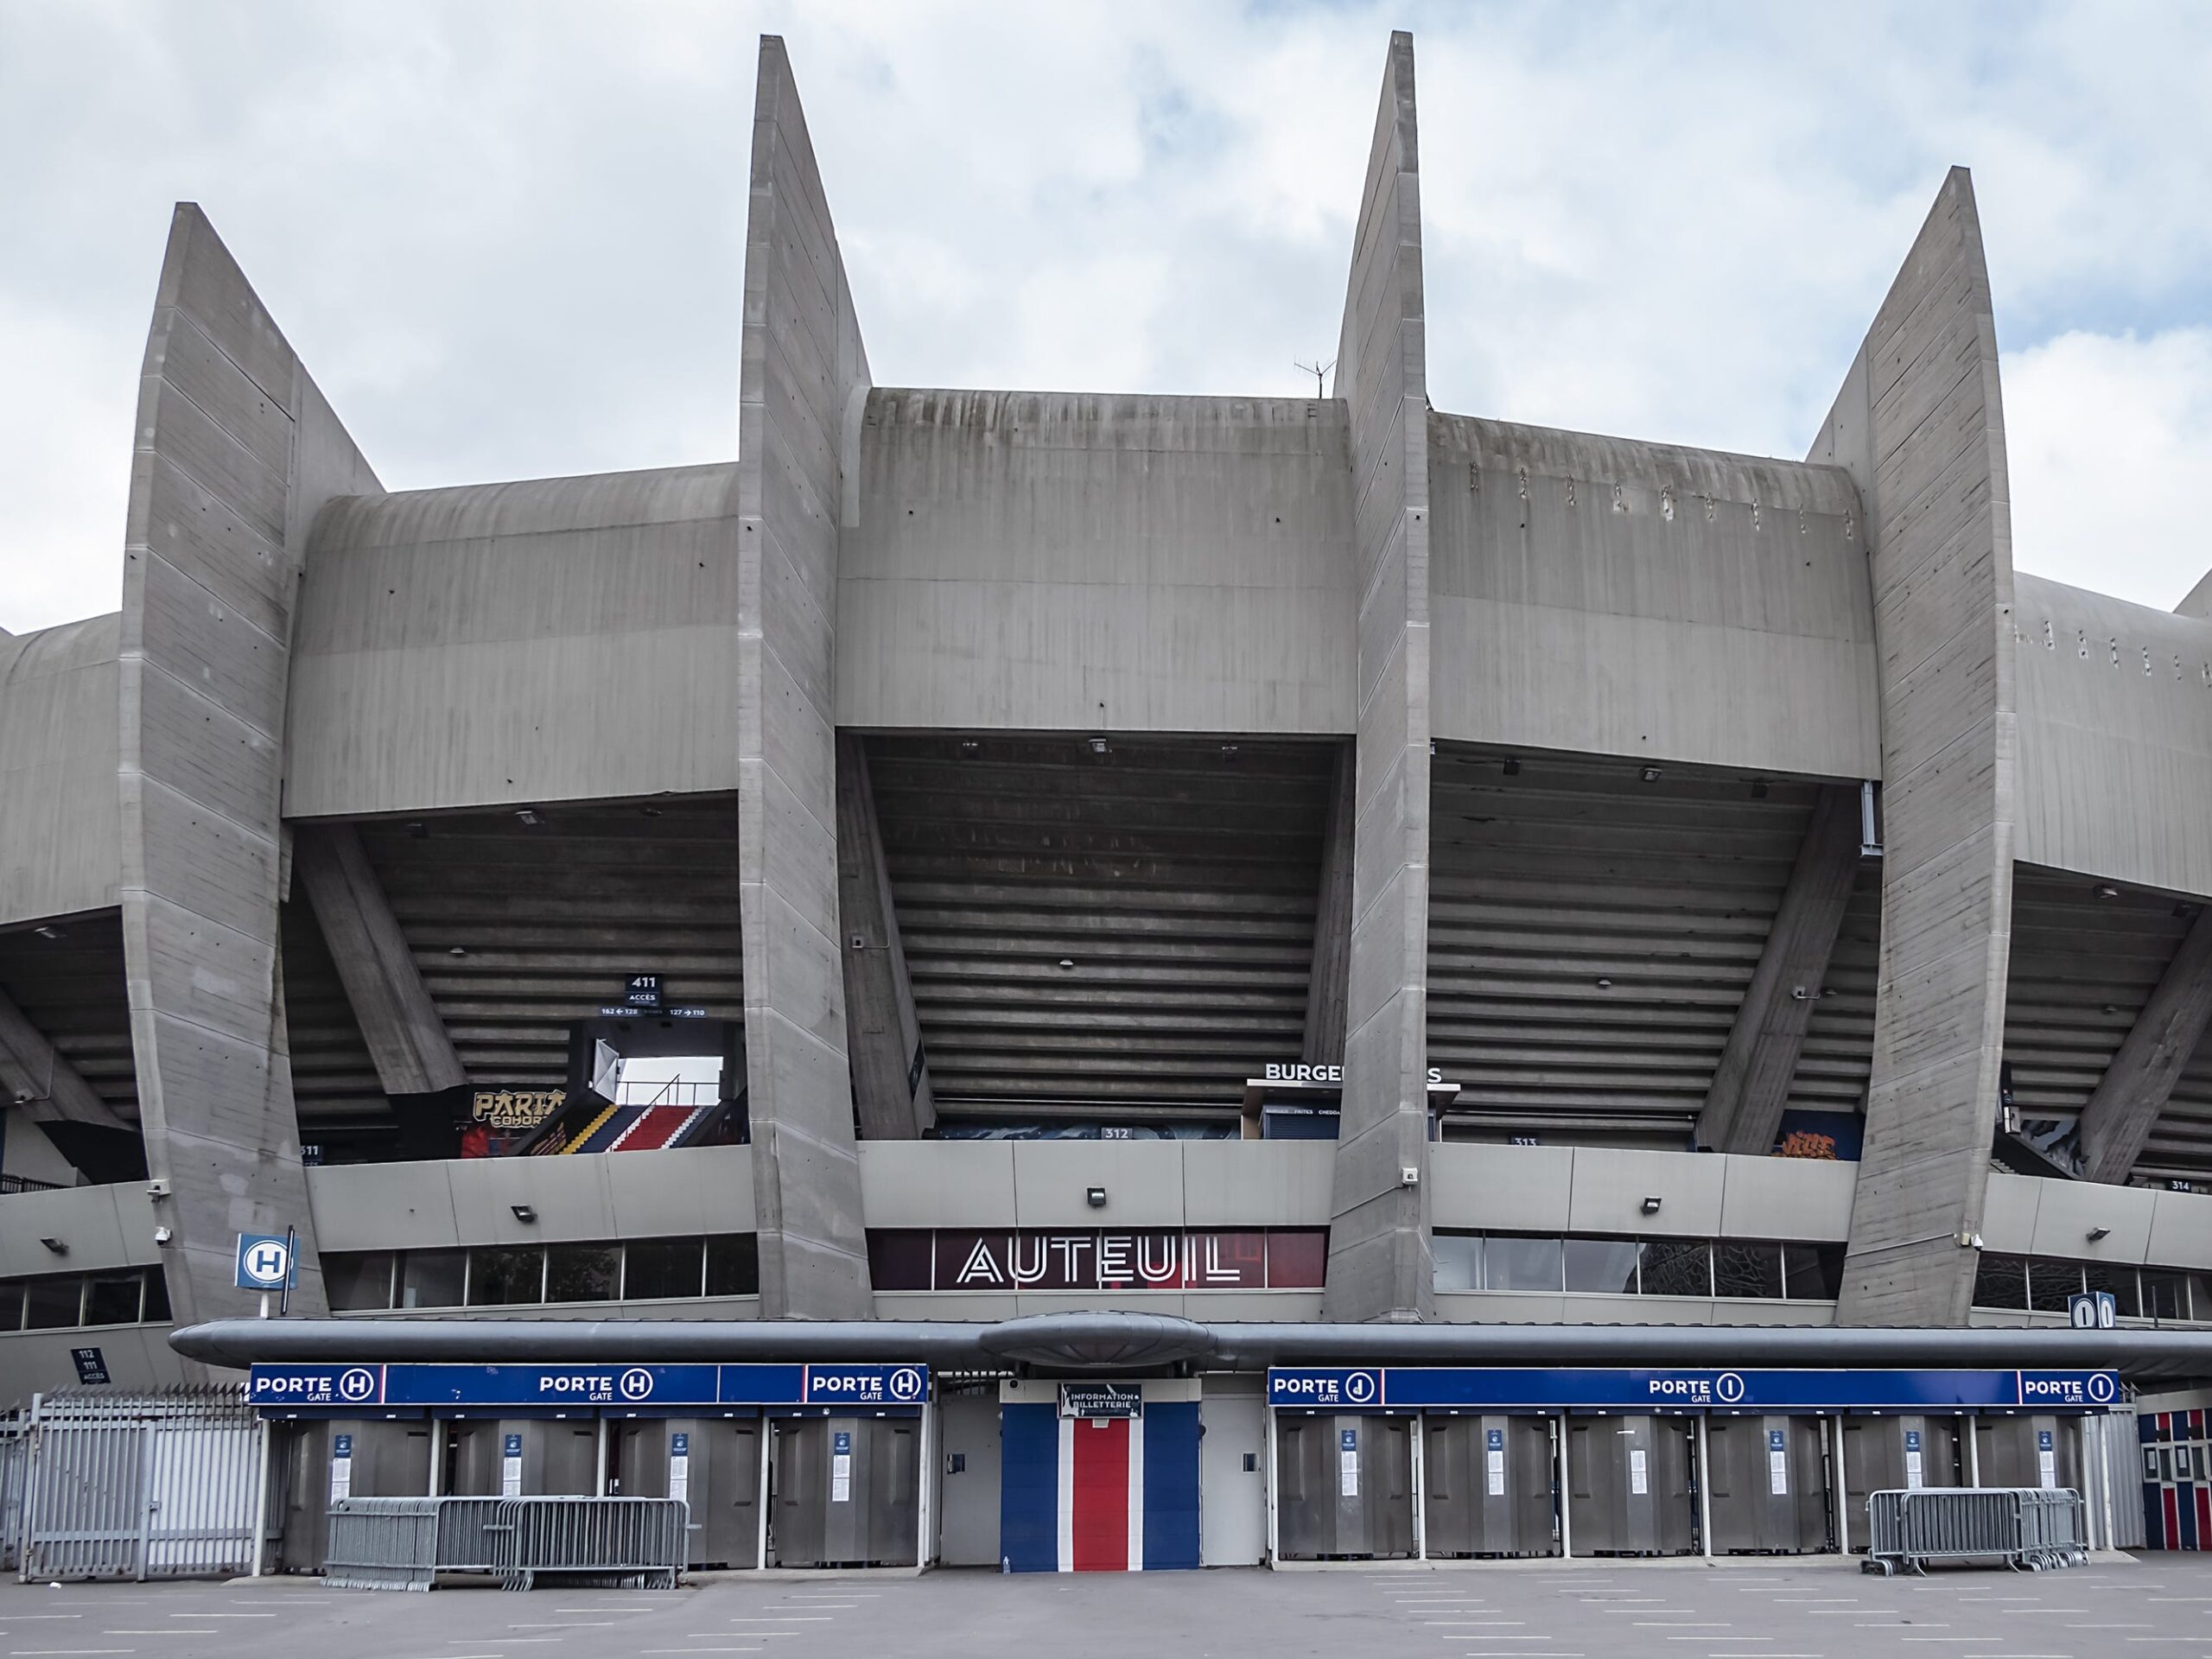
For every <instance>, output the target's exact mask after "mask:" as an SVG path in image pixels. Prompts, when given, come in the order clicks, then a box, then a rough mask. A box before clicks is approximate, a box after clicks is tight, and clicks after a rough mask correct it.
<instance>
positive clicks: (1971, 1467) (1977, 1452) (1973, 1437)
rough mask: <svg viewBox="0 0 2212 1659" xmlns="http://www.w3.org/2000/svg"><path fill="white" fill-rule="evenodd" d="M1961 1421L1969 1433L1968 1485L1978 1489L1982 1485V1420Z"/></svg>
mask: <svg viewBox="0 0 2212 1659" xmlns="http://www.w3.org/2000/svg"><path fill="white" fill-rule="evenodd" d="M1959 1421H1961V1423H1963V1424H1965V1425H1966V1431H1967V1485H1969V1486H1973V1487H1975V1488H1977V1489H1978V1488H1979V1487H1980V1485H1981V1420H1980V1418H1979V1417H1961V1418H1960V1419H1959Z"/></svg>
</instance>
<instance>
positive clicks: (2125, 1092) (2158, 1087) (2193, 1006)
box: [2076, 908, 2212, 1182]
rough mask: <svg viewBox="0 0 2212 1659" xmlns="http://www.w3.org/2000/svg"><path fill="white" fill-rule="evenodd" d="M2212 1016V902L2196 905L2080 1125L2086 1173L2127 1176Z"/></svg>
mask: <svg viewBox="0 0 2212 1659" xmlns="http://www.w3.org/2000/svg"><path fill="white" fill-rule="evenodd" d="M2208 1021H2212V908H2205V909H2202V910H2199V911H2198V912H2196V920H2195V921H2194V922H2192V923H2190V928H2189V931H2188V932H2187V933H2185V934H2183V936H2182V941H2181V944H2179V945H2177V947H2176V948H2175V950H2174V955H2173V960H2172V961H2171V962H2169V963H2167V964H2166V971H2165V973H2164V975H2163V976H2160V978H2159V980H2158V989H2156V990H2154V991H2152V993H2151V1000H2150V1001H2148V1002H2146V1003H2145V1004H2144V1005H2143V1012H2142V1013H2141V1014H2139V1015H2138V1016H2137V1017H2136V1020H2135V1024H2134V1027H2133V1028H2132V1029H2131V1030H2130V1031H2129V1032H2128V1033H2127V1036H2126V1039H2124V1040H2123V1041H2122V1042H2121V1043H2120V1052H2119V1053H2117V1054H2115V1055H2113V1058H2112V1064H2111V1065H2108V1066H2107V1067H2106V1068H2105V1074H2104V1076H2103V1077H2101V1078H2100V1079H2099V1080H2098V1082H2097V1087H2096V1090H2095V1092H2094V1093H2093V1094H2092V1095H2090V1096H2089V1099H2088V1104H2087V1105H2085V1106H2083V1107H2082V1120H2081V1127H2080V1128H2079V1129H2078V1131H2077V1132H2076V1133H2077V1135H2078V1136H2079V1139H2080V1141H2081V1144H2082V1173H2083V1174H2084V1175H2086V1176H2087V1177H2088V1179H2091V1180H2093V1181H2114V1182H2124V1181H2126V1179H2127V1177H2128V1174H2129V1173H2130V1172H2131V1171H2133V1169H2134V1167H2135V1160H2137V1159H2138V1158H2139V1157H2141V1156H2142V1155H2143V1143H2144V1142H2145V1141H2147V1140H2149V1139H2150V1138H2151V1130H2152V1128H2153V1127H2155V1126H2156V1124H2157V1123H2158V1114H2159V1113H2161V1112H2163V1111H2164V1110H2165V1109H2166V1101H2167V1100H2168V1098H2169V1097H2170V1096H2171V1095H2172V1094H2173V1091H2174V1084H2176V1083H2177V1082H2178V1081H2179V1080H2180V1077H2181V1073H2182V1068H2183V1066H2185V1065H2188V1064H2189V1057H2190V1055H2191V1054H2193V1053H2195V1052H2196V1045H2197V1041H2198V1039H2200V1038H2202V1036H2203V1035H2204V1027H2205V1025H2206V1023H2207V1022H2208Z"/></svg>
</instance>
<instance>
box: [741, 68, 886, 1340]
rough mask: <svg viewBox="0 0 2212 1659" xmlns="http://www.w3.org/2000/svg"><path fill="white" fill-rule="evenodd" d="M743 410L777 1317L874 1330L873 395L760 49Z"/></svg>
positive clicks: (806, 175) (784, 81) (750, 918)
mask: <svg viewBox="0 0 2212 1659" xmlns="http://www.w3.org/2000/svg"><path fill="white" fill-rule="evenodd" d="M752 179H753V203H752V212H751V214H750V216H749V217H748V219H747V227H746V246H745V329H744V342H745V362H744V371H743V378H742V381H741V385H740V389H739V394H738V455H739V461H738V479H737V491H738V511H739V518H738V652H737V667H738V683H737V685H736V688H735V690H736V693H737V709H738V730H737V746H736V758H737V770H738V879H739V896H740V905H741V910H742V912H743V915H744V932H745V1039H746V1065H747V1077H748V1078H749V1079H750V1083H751V1093H752V1098H751V1109H752V1115H753V1147H754V1154H755V1155H754V1160H753V1183H754V1203H755V1206H756V1209H757V1211H758V1214H759V1217H760V1304H761V1309H762V1312H763V1313H765V1314H766V1315H767V1316H768V1317H770V1318H772V1319H773V1318H785V1317H803V1318H815V1319H832V1318H846V1319H865V1318H866V1317H867V1316H868V1312H869V1308H870V1303H869V1299H868V1245H867V1240H866V1239H865V1237H863V1236H862V1233H861V1216H860V1168H859V1165H858V1162H857V1160H856V1159H855V1151H854V1148H855V1141H854V1135H853V1092H852V1079H851V1076H850V1073H849V1071H848V1069H847V1063H846V1055H845V988H844V980H843V964H842V960H841V957H842V952H841V950H839V947H838V925H837V836H836V822H837V800H836V796H837V783H836V772H837V765H836V734H835V729H834V725H833V720H834V716H833V713H832V709H831V696H830V687H831V683H832V676H833V672H834V668H835V658H836V640H835V629H836V607H837V594H836V587H837V536H838V528H837V526H838V518H839V516H840V512H841V504H842V500H843V498H844V463H843V461H842V447H843V441H842V433H843V429H844V418H845V411H846V410H847V408H848V407H849V406H850V405H851V404H852V403H853V401H854V399H855V397H857V396H859V395H861V394H862V393H863V392H864V391H865V389H866V387H867V385H868V357H867V354H866V353H865V352H864V351H863V350H862V349H861V335H860V325H859V322H858V321H857V320H856V319H855V316H854V315H853V300H852V292H851V289H849V287H848V286H847V284H846V282H845V267H844V262H843V261H842V259H841V258H840V257H838V253H837V236H836V229H835V227H834V226H832V225H831V224H830V221H829V204H828V202H827V200H825V199H824V197H823V190H822V178H821V175H820V174H819V172H818V171H817V169H816V167H815V162H814V149H813V146H812V144H811V143H810V141H809V139H808V137H807V132H806V118H805V116H804V113H802V111H800V109H799V103H798V89H797V88H796V87H795V86H793V85H792V81H791V60H789V58H787V57H786V56H785V53H784V45H783V42H782V41H779V40H778V39H777V38H775V37H774V36H773V35H767V36H764V37H762V40H761V42H760V85H759V90H758V92H757V93H756V101H755V104H754V107H753V173H752Z"/></svg>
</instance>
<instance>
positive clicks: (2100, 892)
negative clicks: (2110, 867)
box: [2097, 881, 2120, 899]
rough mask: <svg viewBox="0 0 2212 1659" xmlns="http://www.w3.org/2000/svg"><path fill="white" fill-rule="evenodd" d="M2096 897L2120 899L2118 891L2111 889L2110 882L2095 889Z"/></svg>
mask: <svg viewBox="0 0 2212 1659" xmlns="http://www.w3.org/2000/svg"><path fill="white" fill-rule="evenodd" d="M2097 897H2098V898H2100V899H2117V898H2119V897H2120V889H2119V888H2118V887H2113V885H2112V883H2111V882H2109V881H2107V882H2106V883H2105V884H2104V886H2102V887H2099V888H2098V889H2097Z"/></svg>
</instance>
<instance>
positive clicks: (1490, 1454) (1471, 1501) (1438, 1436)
mask: <svg viewBox="0 0 2212 1659" xmlns="http://www.w3.org/2000/svg"><path fill="white" fill-rule="evenodd" d="M1421 1435H1422V1446H1421V1486H1422V1493H1421V1503H1422V1519H1423V1522H1424V1523H1425V1524H1424V1539H1425V1542H1426V1543H1427V1551H1428V1554H1430V1555H1431V1556H1432V1557H1444V1558H1454V1557H1470V1556H1520V1555H1556V1554H1559V1548H1560V1539H1559V1517H1558V1512H1557V1503H1558V1497H1559V1487H1558V1482H1557V1478H1556V1477H1555V1474H1554V1470H1555V1467H1556V1460H1557V1458H1558V1440H1559V1423H1558V1421H1557V1420H1556V1419H1554V1418H1550V1417H1536V1416H1527V1415H1520V1416H1515V1415H1504V1414H1496V1413H1484V1414H1459V1413H1442V1412H1431V1413H1430V1414H1427V1416H1426V1417H1425V1418H1423V1419H1422V1421H1421Z"/></svg>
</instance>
